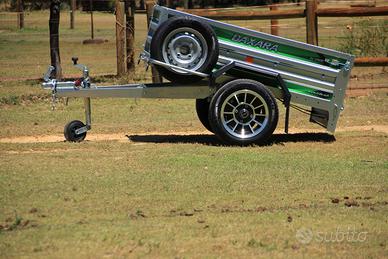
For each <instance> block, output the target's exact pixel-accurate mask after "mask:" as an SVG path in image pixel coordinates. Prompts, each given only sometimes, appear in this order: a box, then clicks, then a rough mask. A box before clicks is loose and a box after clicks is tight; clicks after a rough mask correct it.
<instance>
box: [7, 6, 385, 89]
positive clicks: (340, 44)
mask: <svg viewBox="0 0 388 259" xmlns="http://www.w3.org/2000/svg"><path fill="white" fill-rule="evenodd" d="M345 2H347V3H348V5H349V2H351V3H355V2H363V3H365V1H341V3H344V4H345ZM336 3H337V4H338V2H336ZM380 3H381V1H375V4H380ZM321 5H328V6H330V1H325V2H323V3H321ZM239 8H246V7H239ZM260 8H266V9H267V10H268V6H267V7H260ZM282 8H283V9H287V8H293V9H295V8H299V7H298V4H297V3H287V4H282ZM300 8H304V4H303V3H302V4H301V5H300ZM48 19H49V12H48V11H47V10H44V11H27V12H25V13H24V23H25V26H24V29H23V30H18V26H17V13H16V12H0V54H1V55H0V67H1V70H0V71H1V73H0V80H1V81H6V80H20V79H32V78H39V77H41V75H42V74H43V72H44V71H45V69H46V67H47V66H48V65H49V63H50V56H49V55H50V54H49V53H50V52H49V30H48ZM224 21H225V22H227V23H232V24H236V25H239V26H242V27H246V28H249V29H253V30H258V31H261V32H265V33H270V32H271V23H270V21H269V20H241V21H235V20H224ZM365 21H366V22H365ZM384 26H386V27H388V19H387V17H386V16H380V17H373V18H370V17H366V18H361V17H360V18H359V17H353V18H347V17H344V18H326V17H321V18H320V19H319V23H318V31H319V45H320V46H323V47H327V48H332V49H337V50H342V51H343V50H344V48H345V47H347V46H348V45H349V41H350V40H351V31H353V32H354V31H361V36H362V31H364V32H365V33H367V31H373V30H379V29H382V28H384ZM94 28H95V32H94V34H95V38H99V39H102V40H103V41H102V42H103V43H102V44H91V45H87V44H83V41H84V40H87V39H90V37H91V31H90V15H89V13H88V12H81V11H76V13H75V29H73V30H72V29H70V12H69V10H63V11H62V12H61V23H60V54H61V59H62V66H63V71H64V76H65V77H72V76H75V75H77V74H78V71H76V70H74V68H73V67H72V65H71V62H70V60H71V57H72V56H78V57H79V59H80V63H85V64H87V65H89V67H90V69H91V73H92V75H93V76H102V75H115V74H116V73H117V70H116V67H117V61H116V42H115V41H116V36H115V15H114V14H113V13H108V12H95V13H94ZM278 31H279V36H282V37H286V38H290V39H294V40H298V41H303V42H304V41H305V40H306V25H305V19H304V18H298V19H281V20H279V22H278ZM146 34H147V26H146V15H145V14H144V13H137V14H136V15H135V53H136V55H138V54H139V53H140V52H141V50H142V48H143V43H144V40H145V37H146ZM383 36H384V35H382V37H383ZM385 36H387V35H385ZM382 42H384V41H382ZM383 44H384V43H383ZM385 44H386V45H385V46H384V45H382V47H381V51H382V54H385V56H388V53H387V51H388V46H387V44H388V39H387V40H385ZM21 64H22V68H20V67H21V66H20V65H21ZM20 70H22V73H19V71H20ZM387 72H388V69H386V68H384V67H374V68H354V69H353V73H352V78H353V80H352V82H351V87H361V88H368V87H369V86H372V87H383V86H387V84H386V81H387V79H388V73H387ZM150 78H151V74H150V72H149V71H148V72H145V69H144V67H143V66H140V65H139V66H138V67H137V69H136V71H135V74H134V75H132V79H133V80H135V81H136V80H138V81H140V80H150Z"/></svg>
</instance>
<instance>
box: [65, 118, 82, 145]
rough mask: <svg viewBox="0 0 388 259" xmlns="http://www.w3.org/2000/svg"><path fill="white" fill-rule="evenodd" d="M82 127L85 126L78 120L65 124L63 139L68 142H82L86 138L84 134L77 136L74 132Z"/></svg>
mask: <svg viewBox="0 0 388 259" xmlns="http://www.w3.org/2000/svg"><path fill="white" fill-rule="evenodd" d="M84 126H85V124H84V123H83V122H82V121H78V120H74V121H70V122H69V123H67V124H66V126H65V130H64V135H65V139H66V140H67V141H69V142H81V141H83V140H84V139H85V137H86V132H84V133H82V134H79V135H77V134H76V133H75V131H76V130H77V129H79V128H82V127H84Z"/></svg>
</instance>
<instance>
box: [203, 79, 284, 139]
mask: <svg viewBox="0 0 388 259" xmlns="http://www.w3.org/2000/svg"><path fill="white" fill-rule="evenodd" d="M278 119H279V111H278V106H277V103H276V100H275V97H274V96H273V94H272V93H271V92H270V91H269V90H267V89H266V88H265V86H264V85H263V84H261V83H259V82H257V81H254V80H250V79H236V80H233V81H231V82H229V83H227V84H225V85H224V86H222V87H221V88H220V89H218V91H217V92H216V94H215V95H214V96H213V98H212V101H211V103H210V108H209V121H210V125H211V127H212V129H213V132H214V133H215V134H216V136H217V137H218V138H219V139H220V140H222V141H223V142H225V143H227V144H232V145H250V144H265V143H266V142H267V141H268V140H269V138H270V137H271V135H272V133H273V132H274V130H275V128H276V126H277V123H278Z"/></svg>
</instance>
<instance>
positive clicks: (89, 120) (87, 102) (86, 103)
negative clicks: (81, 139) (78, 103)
mask: <svg viewBox="0 0 388 259" xmlns="http://www.w3.org/2000/svg"><path fill="white" fill-rule="evenodd" d="M90 99H91V98H90V97H86V98H84V108H85V120H86V121H85V126H83V127H81V128H79V129H77V130H76V131H75V133H76V134H77V135H81V134H83V133H85V132H87V131H88V130H90V129H91V128H92V109H91V104H90Z"/></svg>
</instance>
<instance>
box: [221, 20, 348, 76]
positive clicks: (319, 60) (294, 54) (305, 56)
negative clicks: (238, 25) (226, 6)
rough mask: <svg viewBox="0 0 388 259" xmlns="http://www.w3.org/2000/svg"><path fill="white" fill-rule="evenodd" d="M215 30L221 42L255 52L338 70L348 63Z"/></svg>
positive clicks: (254, 38) (227, 31) (258, 39)
mask: <svg viewBox="0 0 388 259" xmlns="http://www.w3.org/2000/svg"><path fill="white" fill-rule="evenodd" d="M213 29H214V31H215V33H216V35H217V37H218V38H219V39H220V40H223V41H226V42H230V43H233V44H236V45H240V46H244V47H248V48H252V49H253V50H255V49H260V50H261V51H265V52H268V53H276V54H278V55H281V56H285V57H290V58H295V59H299V60H303V61H307V62H311V63H314V64H319V65H324V66H328V67H331V68H336V69H340V68H342V66H343V64H345V62H346V60H343V59H338V58H335V57H332V56H328V55H323V54H320V53H315V52H312V51H308V50H304V49H300V48H296V47H290V46H287V45H283V44H278V43H276V42H272V41H268V40H263V39H260V38H257V37H252V36H249V35H245V34H241V33H235V32H233V31H229V30H224V29H220V28H217V27H213Z"/></svg>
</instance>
